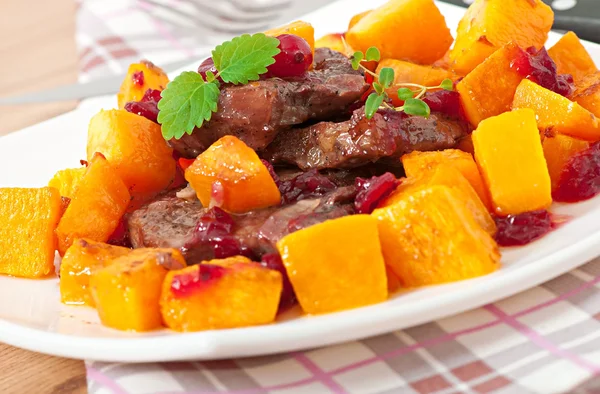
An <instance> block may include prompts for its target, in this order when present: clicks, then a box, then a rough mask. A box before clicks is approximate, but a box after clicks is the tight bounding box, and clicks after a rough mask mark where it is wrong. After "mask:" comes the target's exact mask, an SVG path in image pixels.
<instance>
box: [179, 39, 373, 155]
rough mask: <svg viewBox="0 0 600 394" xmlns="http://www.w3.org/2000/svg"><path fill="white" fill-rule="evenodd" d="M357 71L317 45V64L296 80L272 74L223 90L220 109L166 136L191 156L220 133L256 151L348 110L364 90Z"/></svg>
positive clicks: (345, 60) (361, 77)
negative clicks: (191, 129)
mask: <svg viewBox="0 0 600 394" xmlns="http://www.w3.org/2000/svg"><path fill="white" fill-rule="evenodd" d="M367 88H368V85H367V84H366V83H365V81H364V78H363V76H362V75H361V74H360V72H358V71H355V70H353V69H352V66H351V64H350V61H349V60H348V59H347V58H346V57H345V56H344V55H342V54H341V53H339V52H335V51H332V50H330V49H326V48H318V49H316V50H315V66H314V69H313V70H312V71H309V72H308V73H306V75H305V76H303V77H301V78H295V79H285V80H283V79H280V78H270V79H265V80H261V81H256V82H251V83H249V84H247V85H240V86H233V85H227V86H224V87H223V88H222V89H221V95H220V96H219V103H218V109H219V110H218V112H216V113H214V114H213V115H212V118H211V120H210V121H209V122H207V123H206V124H204V125H203V126H202V127H201V128H199V129H198V128H197V129H195V130H194V132H193V133H192V134H191V135H187V134H186V135H184V136H183V137H182V138H181V139H179V140H175V139H172V140H171V141H169V143H170V144H171V146H172V147H173V148H174V149H175V150H176V151H178V152H179V153H180V154H181V155H182V156H184V157H188V158H195V157H196V156H198V155H199V154H200V153H202V152H203V151H204V150H205V149H206V148H208V147H209V146H210V145H211V144H212V143H213V142H215V141H216V140H218V139H219V138H221V137H223V136H224V135H234V136H236V137H238V138H239V139H241V140H242V141H244V142H245V143H246V144H247V145H248V146H250V147H251V148H253V149H255V150H261V149H264V148H265V147H266V146H267V145H268V144H269V143H270V142H271V141H273V138H275V136H276V135H277V133H278V132H279V131H281V130H285V129H287V128H289V127H291V126H293V125H298V124H301V123H304V122H306V121H308V120H313V119H314V120H324V119H332V118H335V117H338V116H340V114H343V113H346V112H347V111H348V108H349V106H350V105H351V104H352V103H354V102H356V101H357V100H358V99H359V98H360V97H361V95H362V94H363V93H364V92H365V91H366V89H367Z"/></svg>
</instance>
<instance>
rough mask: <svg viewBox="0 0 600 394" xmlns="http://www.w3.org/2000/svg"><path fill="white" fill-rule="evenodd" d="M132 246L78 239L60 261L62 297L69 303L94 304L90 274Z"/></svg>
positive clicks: (122, 254) (126, 252) (64, 301)
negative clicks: (125, 246)
mask: <svg viewBox="0 0 600 394" xmlns="http://www.w3.org/2000/svg"><path fill="white" fill-rule="evenodd" d="M130 252H131V249H128V248H124V247H121V246H114V245H109V244H105V243H103V242H94V241H90V240H86V239H76V240H75V241H74V242H73V244H72V245H71V247H69V249H67V251H66V253H65V255H64V256H63V259H62V262H61V263H60V300H61V301H62V302H63V303H65V304H69V305H88V306H94V305H95V304H94V299H93V298H92V293H91V292H90V276H91V275H92V273H93V272H95V271H96V270H98V269H100V268H104V267H105V266H106V265H107V264H108V263H109V262H112V260H114V259H116V258H117V257H121V256H124V255H126V254H128V253H130Z"/></svg>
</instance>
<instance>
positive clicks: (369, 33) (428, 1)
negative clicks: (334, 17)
mask: <svg viewBox="0 0 600 394" xmlns="http://www.w3.org/2000/svg"><path fill="white" fill-rule="evenodd" d="M424 37H427V39H424ZM346 41H348V44H349V45H350V46H351V47H352V48H354V49H356V50H359V51H362V52H365V51H366V50H367V49H368V48H369V47H372V46H375V47H377V48H378V49H379V51H380V52H381V57H382V58H389V59H403V60H409V61H412V62H415V63H420V64H431V63H433V62H434V61H436V60H437V59H439V58H441V57H442V56H443V55H444V53H446V51H447V50H448V49H449V48H450V45H451V44H452V35H451V34H450V29H448V26H446V20H445V19H444V16H443V15H442V14H441V12H440V10H439V9H438V8H437V6H436V5H435V4H434V2H433V0H390V1H388V2H387V3H385V4H384V5H382V6H381V7H379V8H377V9H374V10H373V11H371V12H369V13H368V14H366V15H365V16H363V17H362V18H361V19H360V20H359V21H358V22H357V23H356V24H355V25H354V26H352V28H350V29H349V30H348V32H347V33H346Z"/></svg>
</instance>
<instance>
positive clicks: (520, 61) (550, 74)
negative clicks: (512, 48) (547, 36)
mask: <svg viewBox="0 0 600 394" xmlns="http://www.w3.org/2000/svg"><path fill="white" fill-rule="evenodd" d="M511 67H513V68H514V69H515V70H516V71H517V72H518V73H519V74H521V75H522V76H523V77H525V78H527V79H529V80H531V81H533V82H535V83H537V84H538V85H540V86H542V87H544V88H546V89H549V90H552V91H553V92H556V93H558V94H560V95H562V96H565V97H566V96H569V95H570V94H571V93H572V92H573V89H574V87H573V77H572V76H571V75H569V74H558V71H557V69H556V63H554V60H552V58H551V57H550V55H548V52H547V51H546V49H545V48H542V49H540V50H539V51H538V50H536V49H535V47H530V48H527V50H526V51H524V50H520V51H519V54H518V56H517V57H516V58H515V60H514V61H513V62H512V64H511Z"/></svg>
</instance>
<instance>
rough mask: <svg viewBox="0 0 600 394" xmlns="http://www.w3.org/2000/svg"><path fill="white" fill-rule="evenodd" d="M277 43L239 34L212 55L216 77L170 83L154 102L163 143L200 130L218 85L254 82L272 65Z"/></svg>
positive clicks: (188, 75) (186, 75) (184, 76)
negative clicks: (220, 81) (219, 79)
mask: <svg viewBox="0 0 600 394" xmlns="http://www.w3.org/2000/svg"><path fill="white" fill-rule="evenodd" d="M278 46H279V40H278V39H276V38H274V37H267V36H266V35H264V34H263V33H257V34H253V35H250V34H243V35H241V36H239V37H236V38H234V39H232V40H231V41H226V42H224V43H222V44H221V45H219V46H217V47H216V48H215V49H214V50H213V51H212V57H213V62H214V64H215V68H216V69H217V71H218V72H217V73H216V74H213V73H211V72H210V71H209V72H207V73H206V80H204V79H203V78H202V75H200V74H198V73H196V72H192V71H186V72H183V73H181V75H179V76H177V77H176V78H175V79H174V80H173V81H171V82H170V83H169V84H168V85H167V87H166V89H165V90H163V91H162V93H161V97H162V99H161V100H160V101H159V102H158V109H159V113H158V123H160V124H161V126H162V134H163V137H164V138H165V139H166V140H170V139H172V138H175V139H179V138H181V137H183V136H184V135H185V134H192V132H193V131H194V128H195V127H202V125H203V124H204V122H207V121H209V120H210V118H211V117H212V114H213V113H214V112H217V110H218V106H217V104H218V102H219V93H220V90H219V81H218V78H219V77H220V78H221V80H223V81H224V82H227V83H232V84H236V85H237V84H247V83H248V82H249V81H256V80H258V79H259V78H260V75H261V74H264V73H266V72H267V67H268V66H270V65H271V64H273V63H275V59H274V57H275V55H277V54H278V53H279V52H280V50H279V48H278Z"/></svg>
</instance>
